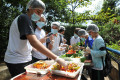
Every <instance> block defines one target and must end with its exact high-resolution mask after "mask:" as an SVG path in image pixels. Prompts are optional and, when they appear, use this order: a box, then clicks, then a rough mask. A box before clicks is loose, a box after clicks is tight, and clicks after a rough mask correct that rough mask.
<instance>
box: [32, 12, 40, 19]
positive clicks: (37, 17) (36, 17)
mask: <svg viewBox="0 0 120 80" xmlns="http://www.w3.org/2000/svg"><path fill="white" fill-rule="evenodd" d="M31 20H33V21H38V20H40V16H38V15H37V14H36V13H33V14H32V15H31Z"/></svg>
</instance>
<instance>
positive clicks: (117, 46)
mask: <svg viewBox="0 0 120 80" xmlns="http://www.w3.org/2000/svg"><path fill="white" fill-rule="evenodd" d="M107 47H109V48H112V49H115V50H119V51H120V40H119V41H118V42H116V43H113V42H110V44H108V45H107ZM110 53H111V54H112V56H114V57H115V58H117V59H118V60H120V56H118V55H117V54H114V53H112V52H110Z"/></svg>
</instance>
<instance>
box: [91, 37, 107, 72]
mask: <svg viewBox="0 0 120 80" xmlns="http://www.w3.org/2000/svg"><path fill="white" fill-rule="evenodd" d="M101 47H105V43H104V40H103V38H102V37H101V36H99V35H98V36H97V38H96V39H95V40H94V42H93V46H92V49H91V56H92V61H93V65H94V66H93V69H95V70H103V64H102V59H101V57H102V56H103V60H105V55H106V51H105V50H103V51H101V50H99V49H100V48H101ZM104 64H105V62H104Z"/></svg>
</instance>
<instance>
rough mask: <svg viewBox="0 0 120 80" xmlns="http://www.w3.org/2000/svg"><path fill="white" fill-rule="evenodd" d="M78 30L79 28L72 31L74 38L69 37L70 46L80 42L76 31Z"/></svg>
mask: <svg viewBox="0 0 120 80" xmlns="http://www.w3.org/2000/svg"><path fill="white" fill-rule="evenodd" d="M79 30H80V28H75V30H74V36H72V37H71V39H70V45H73V44H76V43H78V42H80V37H79V36H78V31H79Z"/></svg>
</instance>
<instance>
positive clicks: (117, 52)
mask: <svg viewBox="0 0 120 80" xmlns="http://www.w3.org/2000/svg"><path fill="white" fill-rule="evenodd" d="M107 50H108V51H110V52H112V53H114V54H115V55H117V57H118V58H116V57H115V56H113V55H111V58H112V59H113V60H114V61H115V62H116V63H117V64H118V70H119V80H120V57H119V56H120V51H118V50H115V49H112V48H108V47H107Z"/></svg>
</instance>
